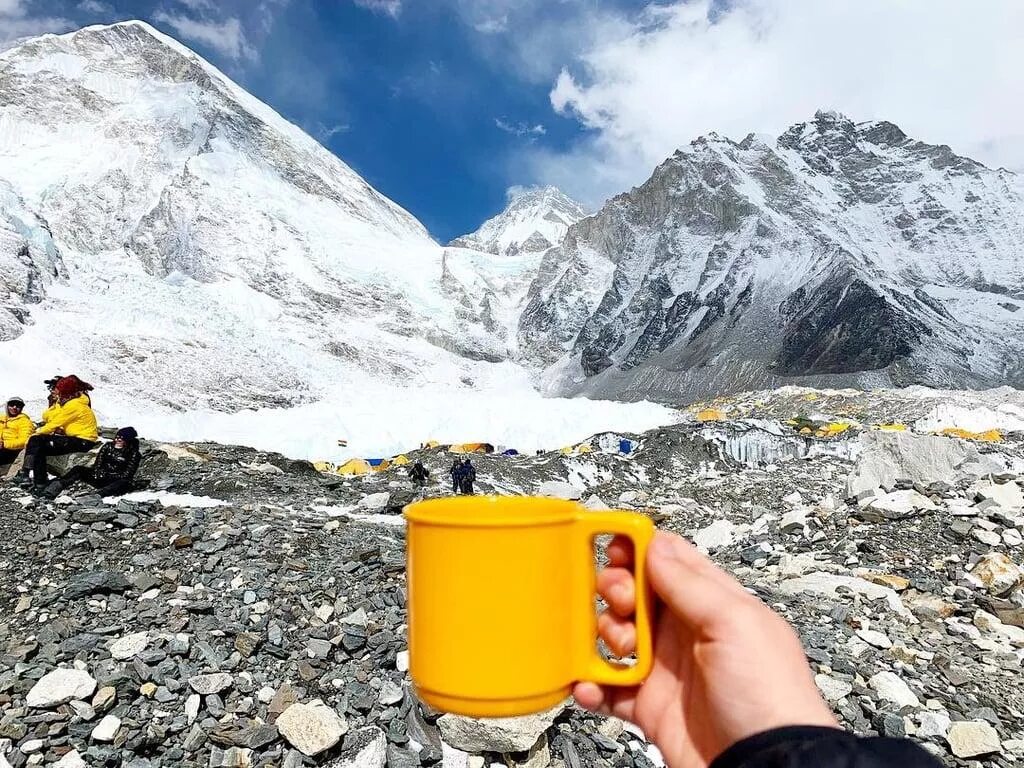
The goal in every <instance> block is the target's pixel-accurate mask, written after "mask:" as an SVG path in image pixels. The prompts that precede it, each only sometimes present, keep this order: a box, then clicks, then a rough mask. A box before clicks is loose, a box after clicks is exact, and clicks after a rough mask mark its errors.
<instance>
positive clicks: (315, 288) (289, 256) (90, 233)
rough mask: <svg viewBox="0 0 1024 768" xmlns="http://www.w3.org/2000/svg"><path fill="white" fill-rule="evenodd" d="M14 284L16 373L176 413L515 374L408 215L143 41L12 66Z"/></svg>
mask: <svg viewBox="0 0 1024 768" xmlns="http://www.w3.org/2000/svg"><path fill="white" fill-rule="evenodd" d="M0 268H2V276H0V302H2V303H0V340H5V341H8V342H9V343H10V345H11V346H10V347H8V349H7V350H5V352H7V353H9V358H10V360H17V359H18V358H19V357H21V358H25V357H27V356H29V355H30V354H31V355H34V356H35V359H36V362H37V363H38V364H39V365H46V366H49V365H53V366H55V368H54V369H57V366H59V367H60V368H65V367H74V368H76V369H77V370H80V371H81V372H83V374H87V375H88V376H89V377H90V378H91V379H93V382H94V383H100V384H104V385H106V386H118V387H121V388H122V389H124V390H125V391H129V392H131V393H132V394H133V397H140V398H141V399H150V400H152V401H155V402H157V403H159V404H163V405H167V406H170V407H177V408H181V407H184V408H195V407H210V408H216V409H222V410H234V409H236V408H239V407H252V406H258V405H272V406H283V405H292V404H296V403H300V402H310V401H314V400H316V399H317V398H318V397H319V396H321V395H322V394H323V390H324V388H325V387H326V386H328V385H334V384H337V383H340V382H348V383H349V384H351V385H352V386H361V385H362V384H361V383H363V382H365V384H366V385H369V384H370V383H371V382H380V381H387V382H393V383H402V382H405V383H415V382H418V381H424V380H426V381H452V382H456V383H457V382H458V381H459V380H460V379H463V378H470V379H471V378H472V377H473V374H472V366H473V365H474V364H475V363H474V361H475V360H479V359H481V358H483V359H502V358H503V357H504V356H505V354H506V347H507V345H506V343H505V341H504V339H501V338H498V337H496V336H494V335H492V334H491V333H489V332H488V331H487V330H486V329H485V328H484V326H483V325H482V324H480V323H479V322H476V319H475V318H473V317H467V316H465V315H464V314H463V313H461V312H460V308H459V306H458V304H457V303H456V302H454V301H452V300H451V298H450V297H448V296H446V295H445V294H444V293H443V292H442V291H441V290H440V284H441V281H442V271H443V249H442V248H441V247H440V246H439V245H438V244H437V243H435V242H434V241H433V240H432V239H431V238H430V237H429V235H428V234H427V232H426V230H425V229H424V228H423V226H422V225H421V224H420V223H419V222H418V221H417V220H416V219H415V218H414V217H413V216H411V215H410V214H409V213H408V212H406V211H405V210H403V209H402V208H401V207H399V206H398V205H396V204H395V203H393V202H392V201H390V200H388V199H387V198H385V197H384V196H383V195H381V194H380V193H379V192H377V191H376V190H374V189H373V188H372V187H371V186H370V185H369V184H367V183H366V182H365V181H364V180H363V179H362V178H361V177H360V176H359V175H358V174H356V173H355V172H354V171H353V170H352V169H351V168H349V167H348V166H347V165H346V164H345V163H344V162H342V161H341V160H339V159H338V158H337V157H335V156H334V155H333V154H331V153H330V152H328V151H327V150H326V149H324V148H323V147H321V146H320V145H319V144H317V142H316V141H314V140H313V139H312V138H311V137H309V136H308V135H306V134H305V133H304V132H302V131H301V130H300V129H299V128H297V127H296V126H294V125H292V124H291V123H289V122H288V121H287V120H285V119H284V118H282V117H281V116H280V115H278V114H277V113H276V112H274V111H273V110H272V109H270V108H269V107H267V106H266V105H265V104H263V103H261V102H260V101H258V100H257V99H255V98H254V97H253V96H251V95H250V94H248V93H247V92H246V91H244V90H243V89H241V88H240V87H239V86H237V85H236V84H234V83H233V82H231V81H230V80H229V79H228V78H227V77H226V76H224V75H223V74H222V73H221V72H219V71H218V70H217V69H216V68H214V67H213V66H211V65H210V64H209V63H207V62H206V61H204V60H203V59H202V58H200V57H199V56H197V55H196V54H195V53H193V52H192V51H190V50H189V49H187V48H185V47H184V46H182V45H180V44H179V43H177V42H176V41H174V40H173V39H171V38H169V37H167V36H165V35H163V34H162V33H160V32H159V31H157V30H156V29H154V28H152V27H150V26H149V25H147V24H145V23H142V22H124V23H119V24H114V25H111V26H96V27H87V28H85V29H82V30H79V31H77V32H73V33H70V34H66V35H60V36H54V35H44V36H42V37H38V38H33V39H31V40H28V41H25V42H23V43H21V44H19V45H16V46H14V47H12V48H10V49H8V50H5V51H4V52H3V53H0ZM512 325H513V326H514V323H512ZM11 339H13V341H9V340H11ZM44 342H45V343H44ZM5 346H6V345H5ZM39 354H44V355H49V356H50V357H51V358H52V360H49V361H44V360H39V359H38V355H39ZM4 359H5V361H7V359H8V358H7V357H6V356H5V357H4ZM6 364H7V363H6V362H5V365H6ZM8 367H9V366H8ZM8 372H10V371H8ZM12 375H13V374H12ZM15 378H16V377H15ZM35 378H36V376H32V379H33V380H35Z"/></svg>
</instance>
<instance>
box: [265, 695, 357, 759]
mask: <svg viewBox="0 0 1024 768" xmlns="http://www.w3.org/2000/svg"><path fill="white" fill-rule="evenodd" d="M276 724H277V729H278V730H279V731H280V732H281V735H282V736H283V737H284V738H285V740H287V742H288V743H289V744H291V745H292V746H293V747H295V748H296V749H297V750H299V751H300V752H301V753H302V754H304V755H306V756H307V757H308V756H312V755H319V754H320V753H321V752H324V751H326V750H328V749H330V748H331V747H333V746H334V745H335V744H337V743H338V742H339V741H341V737H342V736H344V735H345V734H346V733H347V732H348V724H347V723H346V722H345V721H344V720H342V719H341V717H339V716H338V713H337V712H335V711H334V710H333V709H331V708H330V707H328V706H326V705H325V704H323V702H320V701H313V702H310V703H309V704H292V705H291V706H290V707H288V709H286V710H285V711H284V712H282V713H281V715H280V717H278V718H277V723H276Z"/></svg>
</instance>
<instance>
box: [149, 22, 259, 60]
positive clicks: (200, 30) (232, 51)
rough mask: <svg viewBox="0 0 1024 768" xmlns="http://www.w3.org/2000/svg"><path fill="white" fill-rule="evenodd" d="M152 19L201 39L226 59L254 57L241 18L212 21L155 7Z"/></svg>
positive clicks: (184, 36)
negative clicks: (158, 9)
mask: <svg viewBox="0 0 1024 768" xmlns="http://www.w3.org/2000/svg"><path fill="white" fill-rule="evenodd" d="M153 19H154V21H157V22H159V23H162V24H166V25H168V26H169V27H171V28H172V29H173V30H174V31H175V32H177V33H178V34H179V35H181V36H182V37H183V38H185V39H186V40H191V41H193V42H199V43H204V44H205V45H208V46H210V47H211V48H213V49H214V50H215V51H217V52H218V53H221V54H223V55H224V56H226V57H228V58H229V59H232V60H235V61H238V60H240V59H246V60H249V61H254V60H255V59H256V58H257V55H256V50H255V49H254V48H253V47H252V45H250V44H249V41H248V39H247V38H246V36H245V31H244V30H243V29H242V22H241V21H239V20H238V19H237V18H235V17H234V16H231V17H228V18H225V19H220V20H216V21H215V20H212V19H196V18H192V17H191V16H184V15H181V14H177V15H174V14H170V13H167V12H166V11H157V12H156V13H155V14H153Z"/></svg>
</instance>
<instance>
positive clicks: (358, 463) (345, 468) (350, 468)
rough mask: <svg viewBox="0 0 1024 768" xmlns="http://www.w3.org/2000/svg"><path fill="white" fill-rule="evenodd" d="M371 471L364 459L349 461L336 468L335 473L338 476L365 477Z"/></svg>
mask: <svg viewBox="0 0 1024 768" xmlns="http://www.w3.org/2000/svg"><path fill="white" fill-rule="evenodd" d="M371 470H372V467H370V462H368V461H367V460H366V459H349V460H348V461H346V462H345V463H344V464H342V465H341V466H340V467H338V469H337V472H338V474H339V475H365V474H368V473H369V472H370V471H371Z"/></svg>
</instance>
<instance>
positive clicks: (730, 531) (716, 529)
mask: <svg viewBox="0 0 1024 768" xmlns="http://www.w3.org/2000/svg"><path fill="white" fill-rule="evenodd" d="M736 528H737V526H736V523H733V522H731V521H729V520H715V522H713V523H711V525H709V526H707V527H706V528H702V529H701V530H699V531H697V533H695V534H694V535H693V545H694V546H695V547H697V549H699V550H700V551H701V552H704V553H708V552H712V551H714V550H716V549H721V548H722V547H728V546H729V545H730V544H733V543H735V541H736Z"/></svg>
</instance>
